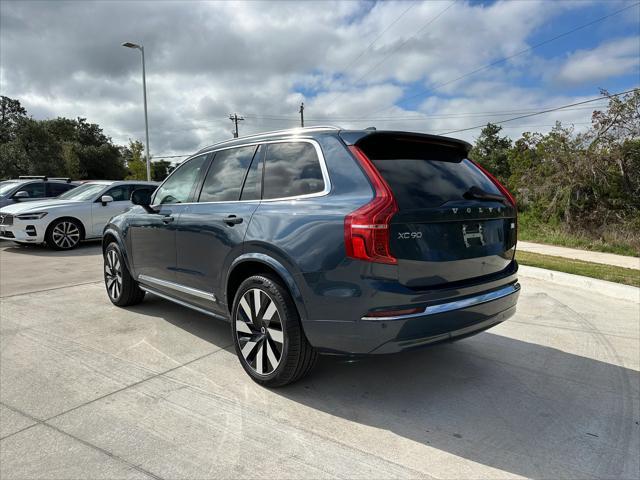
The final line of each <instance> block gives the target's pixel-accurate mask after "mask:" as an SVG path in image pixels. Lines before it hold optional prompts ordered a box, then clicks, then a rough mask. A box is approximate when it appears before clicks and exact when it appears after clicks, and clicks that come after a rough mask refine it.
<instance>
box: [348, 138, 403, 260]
mask: <svg viewBox="0 0 640 480" xmlns="http://www.w3.org/2000/svg"><path fill="white" fill-rule="evenodd" d="M349 150H351V153H353V155H354V156H355V157H356V159H357V160H358V163H359V164H360V166H361V167H362V169H363V170H364V172H365V174H366V175H367V177H368V178H369V181H370V182H371V185H372V186H373V190H374V192H375V194H374V197H373V199H372V200H371V201H370V202H369V203H367V204H366V205H364V206H362V207H360V208H358V209H357V210H355V211H353V212H351V213H350V214H349V215H347V216H346V217H345V219H344V244H345V247H346V250H347V257H350V258H355V259H358V260H365V261H367V262H376V263H388V264H394V265H395V264H397V263H398V260H397V259H396V258H395V257H394V256H393V255H392V254H391V251H390V248H389V222H390V220H391V217H392V216H393V215H394V214H395V213H396V212H397V211H398V205H397V204H396V200H395V198H394V197H393V192H392V191H391V188H389V185H387V182H385V181H384V179H383V178H382V176H381V175H380V172H378V170H377V169H376V167H375V166H374V165H373V163H371V160H369V159H368V158H367V156H366V155H365V154H364V152H363V151H362V150H360V149H359V148H358V147H356V146H351V147H349Z"/></svg>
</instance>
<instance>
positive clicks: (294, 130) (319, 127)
mask: <svg viewBox="0 0 640 480" xmlns="http://www.w3.org/2000/svg"><path fill="white" fill-rule="evenodd" d="M313 130H342V128H341V127H338V126H336V125H314V126H311V127H294V128H286V129H284V130H273V131H270V132H262V133H254V134H252V135H244V136H242V137H237V138H230V139H229V140H223V141H222V142H217V143H214V144H212V145H208V146H206V147H203V148H201V149H200V150H198V153H199V152H202V151H204V150H208V149H210V148H213V147H217V146H220V145H224V144H225V143H231V142H235V141H238V140H244V139H247V138H255V137H270V136H275V135H282V134H283V133H297V132H305V131H313Z"/></svg>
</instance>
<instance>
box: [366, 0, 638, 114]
mask: <svg viewBox="0 0 640 480" xmlns="http://www.w3.org/2000/svg"><path fill="white" fill-rule="evenodd" d="M638 5H640V2H636V3H634V4H632V5H627V6H626V7H624V8H621V9H620V10H616V11H615V12H612V13H610V14H608V15H604V16H602V17H599V18H596V19H595V20H591V21H590V22H587V23H584V24H582V25H578V26H577V27H574V28H572V29H571V30H568V31H566V32H563V33H561V34H559V35H556V36H555V37H552V38H549V39H547V40H544V41H542V42H540V43H536V44H535V45H532V46H531V47H528V48H525V49H524V50H520V51H519V52H517V53H514V54H512V55H509V56H507V57H503V58H501V59H499V60H496V61H494V62H491V63H488V64H486V65H483V66H481V67H479V68H476V69H475V70H471V71H470V72H467V73H465V74H463V75H460V76H459V77H456V78H453V79H451V80H448V81H446V82H442V83H439V84H437V85H435V86H433V87H431V88H429V89H428V90H424V91H422V92H419V93H417V94H415V95H412V96H410V97H408V98H406V99H404V101H405V102H406V101H409V100H413V99H414V98H418V97H422V96H425V95H427V94H429V93H431V92H434V91H436V90H439V89H440V88H442V87H444V86H446V85H451V84H452V83H455V82H458V81H460V80H462V79H464V78H467V77H470V76H472V75H475V74H476V73H479V72H481V71H483V70H486V69H488V68H491V67H494V66H496V65H499V64H501V63H504V62H506V61H508V60H511V59H512V58H515V57H517V56H520V55H522V54H524V53H527V52H530V51H532V50H535V49H536V48H539V47H542V46H544V45H547V44H549V43H551V42H554V41H556V40H558V39H560V38H563V37H566V36H567V35H571V34H572V33H575V32H577V31H579V30H582V29H584V28H587V27H590V26H591V25H595V24H596V23H599V22H602V21H604V20H606V19H608V18H611V17H613V16H615V15H618V14H619V13H622V12H624V11H625V10H629V9H630V8H633V7H637V6H638ZM394 106H395V105H392V106H391V107H385V108H381V109H378V110H374V111H372V112H371V113H370V114H374V113H377V112H383V111H385V110H389V109H391V108H393V107H394ZM370 114H369V115H370ZM366 116H367V115H365V117H366Z"/></svg>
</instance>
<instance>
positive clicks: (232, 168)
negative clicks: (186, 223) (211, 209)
mask: <svg viewBox="0 0 640 480" xmlns="http://www.w3.org/2000/svg"><path fill="white" fill-rule="evenodd" d="M255 152H256V147H255V145H254V146H249V147H240V148H230V149H228V150H222V151H220V152H218V153H216V156H215V157H214V158H213V161H212V162H211V167H210V168H209V171H208V172H207V178H205V180H204V185H203V186H202V192H201V193H200V202H234V201H238V200H239V199H240V191H241V190H242V183H243V182H244V179H245V176H246V174H247V170H248V169H249V165H251V160H252V159H253V155H254V154H255Z"/></svg>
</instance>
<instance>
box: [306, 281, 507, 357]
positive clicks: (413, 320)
mask: <svg viewBox="0 0 640 480" xmlns="http://www.w3.org/2000/svg"><path fill="white" fill-rule="evenodd" d="M519 295H520V284H519V283H517V281H513V282H511V283H509V284H507V285H502V286H500V287H498V288H493V289H490V290H486V291H482V292H478V293H475V294H473V295H468V296H464V297H457V298H455V299H450V300H448V301H445V302H440V303H435V304H433V305H428V306H427V307H426V309H425V310H424V312H423V313H418V314H411V315H407V316H404V317H389V318H384V319H376V320H367V319H366V317H365V318H364V319H361V320H359V321H355V322H353V321H352V322H339V321H311V322H305V325H304V327H305V333H306V334H307V337H308V338H309V340H310V342H311V343H312V344H313V345H314V346H315V347H316V348H318V349H319V350H320V351H323V352H325V353H336V354H351V355H361V354H385V353H396V352H401V351H405V350H411V349H414V348H419V347H423V346H426V345H430V344H434V343H440V342H445V341H452V340H457V339H460V338H464V337H468V336H471V335H474V334H476V333H480V332H482V331H484V330H486V329H488V328H491V327H493V326H494V325H497V324H498V323H500V322H503V321H504V320H506V319H508V318H509V317H511V316H512V315H513V314H514V313H515V311H516V304H517V301H518V297H519Z"/></svg>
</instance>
